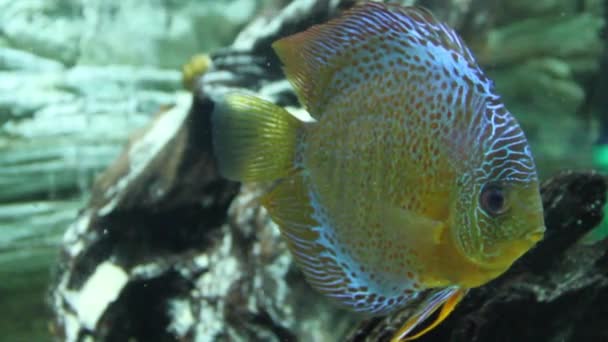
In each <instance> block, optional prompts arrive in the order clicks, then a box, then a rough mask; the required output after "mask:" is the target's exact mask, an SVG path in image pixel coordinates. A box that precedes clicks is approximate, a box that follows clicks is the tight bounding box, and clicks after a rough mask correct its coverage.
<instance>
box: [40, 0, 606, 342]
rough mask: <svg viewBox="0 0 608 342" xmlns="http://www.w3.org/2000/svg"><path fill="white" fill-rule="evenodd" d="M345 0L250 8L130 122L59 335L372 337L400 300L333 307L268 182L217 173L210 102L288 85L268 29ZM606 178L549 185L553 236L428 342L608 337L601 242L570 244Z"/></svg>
mask: <svg viewBox="0 0 608 342" xmlns="http://www.w3.org/2000/svg"><path fill="white" fill-rule="evenodd" d="M351 3H352V2H350V1H343V2H339V1H312V0H310V1H304V0H303V1H295V2H293V3H292V5H290V6H289V7H288V8H287V9H286V10H285V11H283V12H282V13H281V14H280V15H279V16H277V17H276V18H273V19H272V20H270V21H269V22H264V21H263V20H264V19H261V21H258V22H254V23H252V25H251V26H250V27H249V28H248V29H246V30H245V31H244V32H243V33H242V34H241V35H240V36H239V37H238V38H237V40H236V41H235V43H234V44H233V46H231V47H230V48H228V49H227V50H225V51H221V52H219V53H218V54H216V55H215V56H213V61H214V66H213V68H212V70H210V71H209V73H207V74H206V75H204V76H203V77H202V78H200V79H199V81H198V84H197V87H196V90H195V91H194V94H193V97H192V98H190V97H189V96H184V97H181V98H178V99H177V101H176V105H175V106H174V107H172V108H170V109H168V110H166V111H164V112H162V113H159V115H158V116H157V117H156V118H155V119H154V120H153V121H152V122H151V123H150V124H149V125H148V127H146V128H145V129H144V130H142V131H141V132H139V133H138V134H137V135H136V136H134V137H133V138H132V140H131V142H130V144H129V145H128V146H127V147H126V148H125V150H124V151H123V154H122V156H121V157H120V158H119V159H118V160H116V162H115V163H114V164H113V165H111V166H110V167H109V168H108V169H107V170H106V172H105V173H104V174H103V175H102V176H101V177H100V178H99V179H98V180H97V182H96V184H95V187H94V189H93V193H92V197H91V200H90V202H89V204H88V206H87V207H86V208H85V209H83V210H82V212H81V214H80V216H79V218H78V219H77V220H76V222H74V223H73V224H72V225H71V226H70V227H69V228H68V230H67V232H66V234H65V237H64V245H63V248H62V256H61V260H60V264H59V266H58V269H57V272H56V276H55V280H54V284H53V288H52V291H51V293H50V296H49V301H50V303H51V306H52V307H53V311H54V313H55V320H54V325H53V327H54V333H55V335H56V336H58V337H59V338H61V339H63V340H67V341H78V340H83V339H84V338H85V337H93V338H94V339H95V340H101V341H121V340H129V339H134V340H137V341H170V340H171V341H172V340H182V341H192V340H196V341H207V340H270V341H273V340H282V341H292V340H303V341H332V340H343V339H348V340H351V341H365V340H370V341H375V340H383V339H386V338H388V337H390V334H391V333H392V332H393V330H394V329H395V327H396V326H397V325H399V324H400V323H401V321H402V320H403V319H404V315H405V313H395V314H393V315H390V316H388V317H378V318H373V319H366V318H364V317H358V316H356V315H354V314H351V313H348V312H344V311H341V310H339V309H337V308H335V307H334V306H333V305H332V304H331V303H330V302H329V301H327V300H326V299H325V298H323V297H321V296H320V295H318V294H316V293H315V292H314V291H313V290H312V289H311V288H310V287H309V286H308V285H307V284H306V283H305V282H304V279H303V276H302V274H301V273H300V272H299V271H298V269H297V268H296V267H295V266H294V264H293V262H292V260H291V256H290V254H289V253H288V251H287V249H286V246H285V243H284V242H283V241H282V240H281V238H280V236H279V232H278V229H277V228H276V226H275V225H274V224H273V223H272V222H271V221H270V219H269V218H268V216H267V215H266V212H265V210H264V209H262V208H260V207H259V205H258V203H257V201H256V198H257V196H258V195H259V194H260V193H261V192H262V191H263V189H262V188H258V187H255V186H251V185H247V186H241V185H239V184H238V183H234V182H229V181H226V180H224V179H222V178H221V177H219V175H218V173H217V170H216V167H215V163H214V158H213V155H212V151H211V140H210V139H211V137H210V132H209V115H210V113H211V111H212V110H213V108H214V106H215V103H216V101H220V98H221V97H220V95H221V94H222V93H223V92H225V91H227V90H230V89H233V88H247V89H249V90H251V91H254V92H257V93H258V94H260V95H261V96H265V97H267V98H270V99H271V100H273V101H275V102H277V103H279V104H282V105H286V106H290V105H291V106H293V105H296V98H295V96H294V95H293V93H292V92H291V90H290V88H289V86H288V84H287V83H286V82H285V80H284V79H283V76H282V74H281V73H280V66H279V64H278V61H277V59H276V57H275V56H274V54H273V53H272V51H271V50H270V47H269V44H270V43H271V42H272V41H274V40H275V39H276V38H278V37H280V36H284V35H287V34H290V33H293V32H296V31H300V30H301V29H303V28H306V27H308V26H309V25H311V24H314V23H315V22H319V21H325V20H326V19H327V18H329V17H332V16H334V15H335V14H336V13H337V12H338V11H339V10H340V8H342V7H341V6H345V7H346V6H348V5H350V4H351ZM607 184H608V183H607V180H606V178H604V177H603V176H600V175H598V174H596V173H594V172H581V173H575V172H571V173H565V174H561V175H558V176H556V177H554V178H551V179H550V180H548V181H547V182H545V183H544V184H543V186H542V193H543V200H544V205H545V209H546V223H547V228H548V233H547V237H546V239H545V240H543V241H542V242H541V243H540V244H539V245H538V247H537V248H535V249H534V250H533V251H532V252H530V253H529V254H527V255H526V256H525V257H524V258H522V259H521V260H520V261H518V262H517V264H516V265H515V266H514V267H513V268H512V269H511V270H510V271H509V272H508V273H506V274H505V275H503V276H502V277H500V278H499V279H497V280H496V281H494V282H492V283H490V284H488V285H487V286H484V287H481V288H478V289H474V290H472V291H471V292H470V294H469V295H468V296H467V297H466V298H465V300H464V301H463V303H462V304H461V305H460V306H459V307H458V308H457V310H456V311H455V312H454V313H453V315H452V316H451V317H450V318H449V319H448V320H446V322H444V323H443V324H442V325H441V326H440V327H438V328H437V329H436V330H435V331H433V332H431V333H430V334H429V335H427V336H425V337H424V338H423V339H421V341H447V340H455V341H575V340H578V339H582V340H586V341H601V340H604V339H608V331H607V329H606V326H603V325H602V322H605V321H606V317H607V314H606V311H605V310H606V309H605V306H603V305H601V303H605V302H606V300H608V272H607V271H606V270H607V269H608V268H607V266H608V253H607V252H608V246H607V243H606V242H605V241H604V242H598V243H596V244H593V245H582V244H578V243H577V241H578V240H579V238H580V237H581V236H583V235H584V234H585V233H587V232H588V231H589V230H591V229H592V228H593V227H594V226H595V225H597V224H598V223H599V222H600V220H601V218H602V208H603V206H604V204H605V202H606V198H605V197H606V190H607V186H608V185H607Z"/></svg>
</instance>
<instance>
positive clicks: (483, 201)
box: [479, 183, 508, 216]
mask: <svg viewBox="0 0 608 342" xmlns="http://www.w3.org/2000/svg"><path fill="white" fill-rule="evenodd" d="M479 204H480V205H481V209H483V211H485V212H486V213H487V214H488V215H490V216H498V215H500V214H503V213H505V212H506V211H507V209H508V207H507V200H506V196H505V191H504V189H503V187H502V186H501V185H500V184H497V183H488V184H486V185H484V187H483V189H481V194H480V195H479Z"/></svg>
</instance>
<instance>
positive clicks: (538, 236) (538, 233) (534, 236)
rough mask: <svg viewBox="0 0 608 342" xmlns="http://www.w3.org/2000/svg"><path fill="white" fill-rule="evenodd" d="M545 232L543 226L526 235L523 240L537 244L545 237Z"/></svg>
mask: <svg viewBox="0 0 608 342" xmlns="http://www.w3.org/2000/svg"><path fill="white" fill-rule="evenodd" d="M546 230H547V229H546V228H545V226H540V227H538V228H536V229H535V230H533V231H531V232H529V233H528V234H526V236H525V239H526V240H528V241H530V242H532V243H537V242H538V241H540V240H542V239H543V237H544V236H545V231H546Z"/></svg>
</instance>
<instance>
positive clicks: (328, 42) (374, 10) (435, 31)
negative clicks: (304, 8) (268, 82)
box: [273, 2, 475, 118]
mask: <svg viewBox="0 0 608 342" xmlns="http://www.w3.org/2000/svg"><path fill="white" fill-rule="evenodd" d="M427 44H432V45H435V46H441V47H443V48H444V49H445V50H448V51H452V52H454V53H456V54H458V55H460V56H462V57H463V58H464V59H465V60H466V61H467V62H469V63H474V64H475V60H474V57H473V55H472V54H471V52H470V51H469V50H468V48H467V47H466V46H465V44H464V42H463V41H462V40H461V39H460V37H459V36H458V35H457V34H456V32H454V30H452V29H451V28H449V27H448V26H447V25H446V24H444V23H442V22H440V21H438V20H437V19H436V18H435V17H434V16H433V15H432V14H431V12H429V11H428V10H426V9H424V8H422V7H402V6H398V5H391V4H382V3H377V2H369V3H365V4H362V5H357V6H355V7H353V8H351V9H350V10H348V11H346V12H345V13H344V15H342V16H341V17H339V18H336V19H333V20H330V21H329V22H327V23H325V24H321V25H315V26H312V27H311V28H309V29H308V30H306V31H304V32H300V33H297V34H294V35H292V36H289V37H286V38H283V39H280V40H278V41H276V42H275V43H274V44H273V48H274V50H275V51H276V53H277V54H278V56H279V58H280V59H281V61H282V62H283V64H284V71H285V74H286V75H287V78H288V79H289V81H290V82H291V84H292V85H293V87H294V88H295V91H296V93H297V95H298V98H299V100H300V102H301V103H302V104H303V105H304V106H305V107H306V109H307V110H308V111H309V112H310V113H311V115H312V116H313V117H315V118H319V117H320V116H321V115H322V111H323V108H324V106H325V105H326V103H327V100H328V99H331V98H332V96H335V95H336V93H337V92H339V90H340V89H341V84H345V83H347V82H349V81H352V80H356V79H357V73H359V74H360V73H361V72H362V71H363V70H362V69H361V67H365V66H366V63H365V61H366V60H368V59H370V60H371V61H372V62H374V59H378V58H379V57H380V58H381V57H382V56H385V55H387V54H391V53H396V52H397V53H399V51H400V50H401V51H404V50H403V49H406V50H410V49H425V48H427ZM397 48H398V49H397ZM361 59H363V61H361ZM347 66H353V67H352V68H346V67H347Z"/></svg>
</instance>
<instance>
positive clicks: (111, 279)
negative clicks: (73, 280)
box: [65, 261, 129, 330]
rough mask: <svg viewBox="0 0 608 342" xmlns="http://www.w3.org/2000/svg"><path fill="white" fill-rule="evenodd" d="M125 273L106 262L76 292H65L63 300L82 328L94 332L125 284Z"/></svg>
mask: <svg viewBox="0 0 608 342" xmlns="http://www.w3.org/2000/svg"><path fill="white" fill-rule="evenodd" d="M128 279H129V278H128V275H127V273H126V272H125V271H124V270H123V269H122V268H121V267H119V266H117V265H115V264H113V263H112V262H109V261H106V262H104V263H102V264H100V265H99V266H97V268H96V269H95V272H94V273H93V275H92V276H91V277H89V278H88V280H87V282H86V283H85V284H84V286H83V287H82V288H80V289H79V291H77V292H73V291H70V290H67V291H66V296H65V299H66V300H67V301H68V303H69V304H70V307H71V308H72V310H73V311H74V312H75V313H76V316H77V317H78V322H80V324H82V327H81V329H82V328H85V329H89V330H94V329H95V328H96V326H97V322H98V321H99V319H100V318H101V315H102V314H103V313H104V312H105V310H107V306H108V305H109V304H110V303H112V302H113V301H114V300H116V298H118V296H119V295H120V292H121V291H122V289H123V288H124V286H125V285H126V284H127V281H128Z"/></svg>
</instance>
